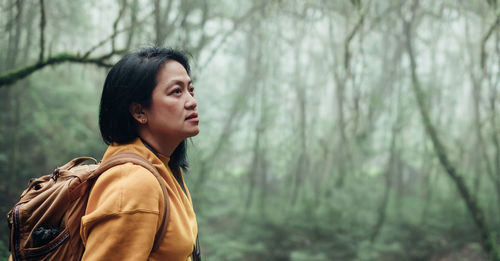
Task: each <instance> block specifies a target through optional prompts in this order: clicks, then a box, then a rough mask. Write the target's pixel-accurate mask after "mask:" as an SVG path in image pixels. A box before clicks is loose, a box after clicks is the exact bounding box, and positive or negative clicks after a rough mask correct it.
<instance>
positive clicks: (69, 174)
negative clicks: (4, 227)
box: [7, 152, 170, 260]
mask: <svg viewBox="0 0 500 261" xmlns="http://www.w3.org/2000/svg"><path fill="white" fill-rule="evenodd" d="M87 160H93V161H94V162H96V163H97V161H96V160H95V159H93V158H89V157H80V158H75V159H73V160H71V161H70V162H68V163H66V164H65V165H64V166H62V167H59V168H57V169H56V170H55V171H54V172H53V173H52V174H50V175H46V176H42V177H40V178H37V179H34V180H32V181H31V182H30V184H29V186H28V188H27V189H26V190H24V192H23V193H22V194H21V199H20V200H19V202H18V203H17V204H16V205H15V206H14V208H13V209H12V210H11V211H10V212H9V214H8V215H7V218H8V221H9V227H10V251H11V257H10V258H9V260H11V259H13V260H80V259H81V257H82V255H83V251H84V246H83V242H82V240H81V238H80V223H81V218H82V216H83V215H84V214H85V208H86V206H87V201H88V197H89V194H90V189H91V187H92V184H93V183H94V181H95V180H96V179H97V177H99V175H100V174H102V173H103V172H104V171H106V170H108V169H109V168H111V167H114V166H117V165H121V164H125V163H129V162H131V163H133V164H137V165H141V166H142V167H144V168H146V169H147V170H149V171H150V172H151V173H153V175H154V176H155V177H156V178H157V179H158V181H159V182H160V185H161V188H162V191H163V195H164V202H165V215H164V218H163V221H162V225H161V226H160V229H159V230H158V232H157V233H156V236H155V241H154V245H153V249H152V250H155V249H156V248H158V246H159V243H160V241H161V240H160V239H161V238H163V237H164V235H165V233H166V231H167V220H168V216H169V211H170V207H169V200H168V194H167V188H166V186H165V184H164V183H163V181H162V177H161V176H160V174H159V173H158V170H156V168H155V167H154V166H153V165H151V163H150V162H148V161H147V160H146V159H144V158H143V157H142V156H140V155H138V154H136V153H132V152H121V153H118V154H116V155H115V156H113V157H111V158H110V159H109V160H107V161H106V162H104V163H103V164H101V165H99V164H90V165H79V164H80V163H83V162H84V161H87Z"/></svg>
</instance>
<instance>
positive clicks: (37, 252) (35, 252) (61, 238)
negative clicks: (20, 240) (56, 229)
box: [22, 228, 70, 258]
mask: <svg viewBox="0 0 500 261" xmlns="http://www.w3.org/2000/svg"><path fill="white" fill-rule="evenodd" d="M69 236H70V234H69V231H68V229H67V228H65V229H64V230H63V231H61V232H60V233H59V235H57V236H56V237H55V238H54V239H52V240H51V241H49V242H48V243H47V244H45V245H43V246H40V247H33V248H25V249H23V250H22V252H23V256H24V257H25V258H35V257H41V256H44V255H46V254H48V253H50V252H52V251H54V250H56V249H57V248H58V247H59V246H61V245H62V244H63V243H64V242H66V240H68V239H69Z"/></svg>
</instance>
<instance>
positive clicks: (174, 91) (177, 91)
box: [172, 88, 182, 94]
mask: <svg viewBox="0 0 500 261" xmlns="http://www.w3.org/2000/svg"><path fill="white" fill-rule="evenodd" d="M172 93H174V94H179V93H182V90H181V89H180V88H177V89H175V90H173V91H172Z"/></svg>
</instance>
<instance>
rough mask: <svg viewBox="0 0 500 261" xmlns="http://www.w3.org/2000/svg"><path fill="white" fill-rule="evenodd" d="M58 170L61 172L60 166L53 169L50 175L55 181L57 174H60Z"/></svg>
mask: <svg viewBox="0 0 500 261" xmlns="http://www.w3.org/2000/svg"><path fill="white" fill-rule="evenodd" d="M60 172H61V169H60V168H57V169H55V170H54V172H53V173H52V175H51V176H50V177H51V178H52V179H53V180H54V181H57V178H59V175H60Z"/></svg>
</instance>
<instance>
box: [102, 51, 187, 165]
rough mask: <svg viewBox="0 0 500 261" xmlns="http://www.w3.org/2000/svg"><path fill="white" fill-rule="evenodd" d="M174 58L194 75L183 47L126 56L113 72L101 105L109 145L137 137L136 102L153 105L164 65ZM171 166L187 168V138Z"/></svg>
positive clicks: (178, 147)
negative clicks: (158, 78)
mask: <svg viewBox="0 0 500 261" xmlns="http://www.w3.org/2000/svg"><path fill="white" fill-rule="evenodd" d="M170 60H174V61H177V62H179V63H180V64H181V65H182V66H183V67H184V68H185V69H186V71H187V73H188V75H189V74H190V67H189V61H188V58H187V55H186V54H185V53H184V52H182V51H179V50H174V49H171V48H161V47H148V48H144V49H141V50H139V51H137V52H133V53H130V54H127V55H125V56H124V57H123V58H122V59H121V60H120V61H118V62H117V63H116V64H115V65H114V66H113V67H112V68H111V70H110V71H109V73H108V75H107V77H106V80H105V82H104V87H103V90H102V96H101V104H100V108H99V128H100V130H101V136H102V138H103V140H104V142H105V143H106V144H108V145H109V144H111V143H113V142H116V143H118V144H127V143H130V142H132V141H133V140H134V139H136V138H137V137H138V136H139V134H138V132H137V126H138V125H137V122H136V120H135V119H134V118H133V117H132V114H131V113H130V110H129V108H130V105H131V104H132V103H134V102H135V103H138V104H141V105H142V106H143V107H144V108H149V107H150V106H151V103H152V93H153V89H154V88H155V86H156V84H157V75H158V72H159V71H160V69H161V68H162V66H163V64H165V63H166V62H167V61H170ZM169 166H170V167H171V168H172V170H173V171H175V170H176V169H177V168H179V167H180V168H182V169H184V170H185V169H187V167H188V162H187V159H186V141H185V140H184V141H182V142H181V143H180V144H179V146H177V148H176V149H175V150H174V152H173V153H172V155H171V156H170V162H169Z"/></svg>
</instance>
